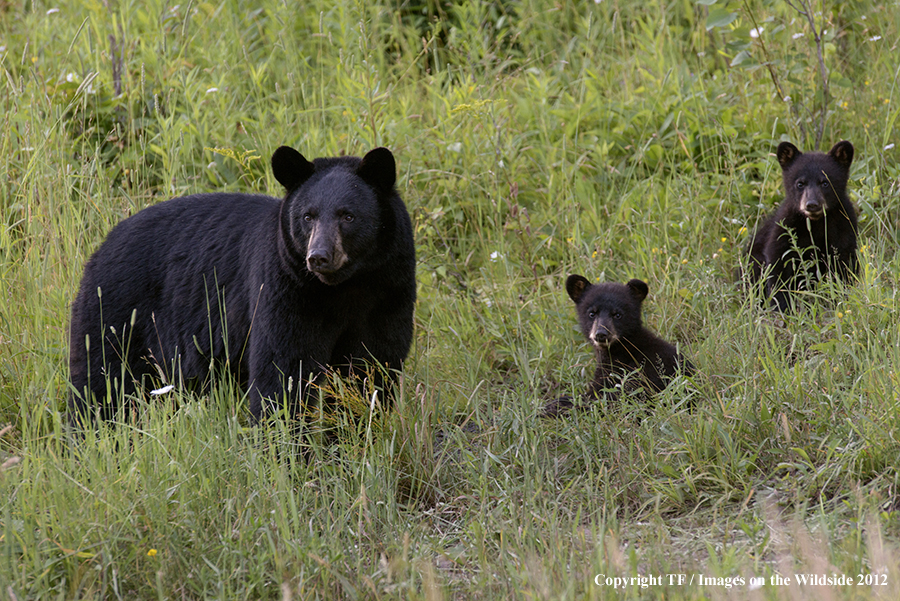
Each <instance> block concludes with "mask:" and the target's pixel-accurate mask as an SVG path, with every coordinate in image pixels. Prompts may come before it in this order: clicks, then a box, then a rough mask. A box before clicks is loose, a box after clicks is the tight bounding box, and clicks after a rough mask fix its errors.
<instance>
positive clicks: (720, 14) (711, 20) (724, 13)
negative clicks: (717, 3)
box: [706, 8, 738, 31]
mask: <svg viewBox="0 0 900 601" xmlns="http://www.w3.org/2000/svg"><path fill="white" fill-rule="evenodd" d="M737 16H738V14H737V13H733V12H731V11H729V10H727V9H724V8H721V9H720V8H717V9H715V10H711V11H709V16H708V17H706V31H709V30H710V29H712V28H713V27H725V26H726V25H730V24H731V23H733V22H734V20H735V19H737Z"/></svg>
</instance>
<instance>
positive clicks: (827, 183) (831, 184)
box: [747, 141, 858, 311]
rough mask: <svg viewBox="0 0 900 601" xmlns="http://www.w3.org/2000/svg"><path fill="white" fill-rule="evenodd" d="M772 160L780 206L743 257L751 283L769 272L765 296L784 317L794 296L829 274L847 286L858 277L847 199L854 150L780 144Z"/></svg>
mask: <svg viewBox="0 0 900 601" xmlns="http://www.w3.org/2000/svg"><path fill="white" fill-rule="evenodd" d="M776 156H777V157H778V163H779V164H780V165H781V169H782V179H783V182H784V194H785V196H784V201H783V202H782V203H781V206H779V207H778V209H777V210H776V211H775V213H774V214H772V215H771V216H769V217H768V218H767V219H766V220H765V221H764V222H763V224H762V225H761V226H759V228H758V229H757V230H756V233H755V234H754V235H753V237H752V238H751V239H750V244H749V245H748V247H747V252H748V253H749V254H750V269H751V273H750V278H751V282H758V281H759V280H760V279H761V278H762V277H763V274H764V273H766V272H767V270H768V276H767V277H766V281H765V289H766V295H767V296H768V297H770V298H771V299H772V303H773V304H774V305H775V306H776V307H777V308H778V309H779V310H780V311H785V310H787V309H789V308H790V299H791V293H792V292H795V291H798V290H803V289H809V288H810V287H811V285H812V284H814V283H815V282H816V281H817V280H818V279H819V278H820V277H822V276H824V275H826V274H828V273H830V272H835V273H837V275H838V276H839V277H840V278H841V279H842V280H844V281H849V280H850V278H851V276H855V275H856V273H857V271H858V265H857V257H856V245H857V242H856V235H857V220H856V209H855V208H854V206H853V203H851V202H850V199H849V197H848V196H847V179H848V177H849V173H850V164H851V163H852V162H853V145H852V144H851V143H850V142H847V141H843V142H838V143H837V144H835V145H834V147H833V148H832V149H831V150H830V151H829V152H828V153H827V154H825V153H821V152H808V153H801V152H800V151H799V150H797V147H796V146H794V145H793V144H791V143H790V142H782V143H781V144H779V145H778V150H777V152H776ZM798 249H799V252H798Z"/></svg>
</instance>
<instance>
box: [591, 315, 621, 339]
mask: <svg viewBox="0 0 900 601" xmlns="http://www.w3.org/2000/svg"><path fill="white" fill-rule="evenodd" d="M588 339H589V340H590V341H591V344H593V345H594V346H609V345H610V344H612V343H613V342H615V341H616V340H618V336H616V332H615V329H614V328H613V327H612V324H608V325H607V324H604V323H603V322H602V321H601V320H599V319H598V320H596V321H594V324H593V327H591V333H590V335H588Z"/></svg>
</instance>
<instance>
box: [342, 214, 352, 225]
mask: <svg viewBox="0 0 900 601" xmlns="http://www.w3.org/2000/svg"><path fill="white" fill-rule="evenodd" d="M343 220H344V222H345V223H350V222H351V221H353V215H351V214H350V213H345V214H344V217H343Z"/></svg>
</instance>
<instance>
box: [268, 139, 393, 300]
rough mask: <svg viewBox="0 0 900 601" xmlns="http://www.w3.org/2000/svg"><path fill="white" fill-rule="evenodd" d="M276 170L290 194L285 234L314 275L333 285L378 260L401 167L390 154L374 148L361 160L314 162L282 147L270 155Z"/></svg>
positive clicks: (285, 207) (285, 206)
mask: <svg viewBox="0 0 900 601" xmlns="http://www.w3.org/2000/svg"><path fill="white" fill-rule="evenodd" d="M272 171H273V173H274V175H275V179H277V180H278V182H279V183H280V184H281V185H283V186H284V187H285V190H287V195H286V197H285V199H284V201H283V202H282V208H281V213H282V215H281V221H282V230H283V233H284V235H285V238H286V239H288V240H290V245H291V247H292V250H293V252H294V253H295V254H297V255H300V256H302V260H301V262H302V263H303V265H304V266H305V268H306V269H307V270H308V271H309V272H310V273H312V274H314V275H315V276H316V277H317V278H318V279H319V280H320V281H321V282H323V283H325V284H329V285H332V286H334V285H337V284H340V283H342V282H345V281H347V280H348V279H349V278H350V277H352V276H353V275H355V274H357V273H359V272H360V271H361V270H364V269H365V268H366V266H367V265H369V266H370V265H372V264H373V263H374V262H377V261H378V253H379V246H380V243H381V236H382V232H384V231H388V230H390V229H391V228H389V227H388V226H389V223H388V222H389V221H390V220H391V219H392V218H393V213H392V209H391V206H390V202H391V198H392V197H393V196H395V195H396V192H395V191H394V183H395V181H396V178H397V166H396V163H395V162H394V155H393V154H391V151H390V150H388V149H387V148H376V149H374V150H372V151H370V152H369V153H368V154H366V155H365V156H364V157H363V158H362V159H359V158H356V157H339V158H332V159H316V160H315V161H313V162H310V161H307V160H306V159H305V158H304V157H303V155H302V154H300V153H299V152H297V151H296V150H294V149H293V148H290V147H287V146H282V147H280V148H279V149H278V150H276V151H275V153H274V154H273V155H272ZM298 258H299V257H298Z"/></svg>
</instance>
